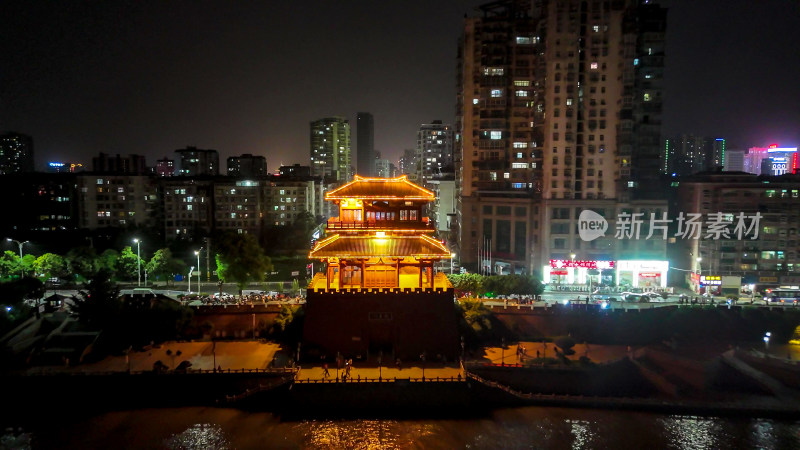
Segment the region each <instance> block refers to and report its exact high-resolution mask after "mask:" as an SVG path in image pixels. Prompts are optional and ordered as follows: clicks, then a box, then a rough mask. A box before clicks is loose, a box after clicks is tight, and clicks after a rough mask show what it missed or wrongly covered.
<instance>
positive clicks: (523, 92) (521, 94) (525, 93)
mask: <svg viewBox="0 0 800 450" xmlns="http://www.w3.org/2000/svg"><path fill="white" fill-rule="evenodd" d="M516 95H517V97H527V96H528V91H517V92H516Z"/></svg>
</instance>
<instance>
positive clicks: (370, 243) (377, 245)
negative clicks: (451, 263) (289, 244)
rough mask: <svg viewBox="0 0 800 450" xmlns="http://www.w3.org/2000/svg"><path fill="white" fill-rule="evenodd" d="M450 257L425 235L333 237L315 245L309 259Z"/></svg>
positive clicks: (445, 249) (441, 245) (433, 240)
mask: <svg viewBox="0 0 800 450" xmlns="http://www.w3.org/2000/svg"><path fill="white" fill-rule="evenodd" d="M406 256H412V257H416V258H434V259H440V258H450V257H451V255H450V252H449V251H448V250H447V248H446V247H445V246H444V244H442V243H441V242H439V241H437V240H436V239H433V238H431V237H428V236H424V235H422V236H386V237H376V236H343V235H339V234H337V235H333V236H331V237H329V238H326V239H324V240H322V241H319V242H317V245H316V246H315V247H314V250H311V253H310V254H309V258H320V259H323V258H334V257H336V258H342V259H348V258H370V257H376V258H377V257H406Z"/></svg>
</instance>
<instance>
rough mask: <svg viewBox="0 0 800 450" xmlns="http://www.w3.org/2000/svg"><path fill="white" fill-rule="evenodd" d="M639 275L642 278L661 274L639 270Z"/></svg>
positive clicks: (656, 276)
mask: <svg viewBox="0 0 800 450" xmlns="http://www.w3.org/2000/svg"><path fill="white" fill-rule="evenodd" d="M639 276H640V277H642V278H658V277H660V276H661V274H660V273H655V272H640V273H639Z"/></svg>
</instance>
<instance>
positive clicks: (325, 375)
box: [322, 363, 331, 378]
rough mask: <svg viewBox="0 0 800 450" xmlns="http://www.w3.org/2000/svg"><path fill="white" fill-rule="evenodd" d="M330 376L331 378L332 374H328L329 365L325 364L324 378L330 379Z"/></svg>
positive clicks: (323, 367) (323, 369)
mask: <svg viewBox="0 0 800 450" xmlns="http://www.w3.org/2000/svg"><path fill="white" fill-rule="evenodd" d="M329 376H331V374H330V372H328V363H325V364H323V365H322V377H323V378H328V377H329Z"/></svg>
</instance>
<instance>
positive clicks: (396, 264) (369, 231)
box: [303, 175, 458, 359]
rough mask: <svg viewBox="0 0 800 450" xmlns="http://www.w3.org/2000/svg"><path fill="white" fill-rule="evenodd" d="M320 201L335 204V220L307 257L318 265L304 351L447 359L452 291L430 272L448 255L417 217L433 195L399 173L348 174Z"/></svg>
mask: <svg viewBox="0 0 800 450" xmlns="http://www.w3.org/2000/svg"><path fill="white" fill-rule="evenodd" d="M325 199H326V200H329V201H332V202H334V203H335V204H337V205H338V206H339V217H337V218H333V219H331V220H329V221H328V234H329V236H328V237H326V238H325V239H323V240H321V241H319V242H318V243H317V244H316V246H315V247H314V249H313V250H312V251H311V253H310V255H309V257H310V258H311V259H319V260H321V261H323V262H324V263H325V266H326V268H325V272H324V273H318V274H316V275H315V276H314V279H313V280H312V281H311V283H310V285H309V287H308V296H307V305H306V320H305V325H304V332H303V336H304V343H305V350H306V352H307V353H308V354H314V353H316V352H319V354H320V355H335V354H336V352H342V353H343V354H349V355H351V356H358V355H361V356H362V357H367V356H368V354H373V355H374V354H377V353H378V351H383V354H384V355H387V357H388V356H389V355H390V354H394V356H397V357H400V358H410V357H414V358H416V357H418V356H419V354H420V353H422V352H423V351H424V352H426V353H427V354H428V355H430V356H429V358H433V357H435V356H436V355H442V356H443V357H446V358H448V359H451V358H455V357H456V356H457V354H458V331H457V318H456V312H455V309H454V303H453V298H454V297H453V287H452V285H451V284H450V282H449V281H448V280H447V277H446V276H445V275H444V274H443V273H437V272H436V263H437V262H438V261H440V260H442V259H445V258H450V257H451V255H450V252H449V251H448V250H447V248H446V247H445V246H444V244H442V243H441V242H440V241H438V240H436V239H434V238H432V237H431V236H430V234H431V233H433V232H434V229H433V227H432V226H431V224H430V223H429V221H428V218H427V217H422V211H423V208H424V206H425V204H426V203H428V202H432V201H434V195H433V192H431V191H429V190H427V189H424V188H422V187H420V186H417V185H415V184H413V183H411V182H409V181H408V180H407V179H406V176H405V175H403V176H401V177H398V178H364V177H360V176H358V175H356V176H355V179H354V180H353V181H351V182H350V183H348V184H346V185H344V186H342V187H340V188H338V189H335V190H333V191H330V192H328V193H327V194H326V195H325ZM332 233H334V234H332Z"/></svg>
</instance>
